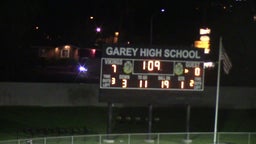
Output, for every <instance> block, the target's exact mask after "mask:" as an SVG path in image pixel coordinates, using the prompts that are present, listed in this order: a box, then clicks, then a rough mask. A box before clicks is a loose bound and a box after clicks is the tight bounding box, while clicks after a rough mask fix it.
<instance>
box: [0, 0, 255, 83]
mask: <svg viewBox="0 0 256 144" xmlns="http://www.w3.org/2000/svg"><path fill="white" fill-rule="evenodd" d="M161 8H165V10H166V12H165V13H160V9H161ZM255 14H256V13H255V2H254V1H253V0H189V1H187V0H174V1H173V0H157V1H156V0H154V1H148V0H36V1H34V0H4V1H1V17H0V18H1V22H0V23H1V31H2V32H1V35H2V36H1V37H2V42H3V45H2V46H3V47H2V48H1V49H2V52H1V63H0V64H1V69H0V70H1V73H2V76H1V79H2V81H15V79H16V78H17V77H16V76H15V75H16V74H17V72H16V71H17V68H23V67H26V66H27V65H33V58H32V57H27V53H29V52H26V51H28V50H29V47H31V46H32V45H53V46H55V45H64V44H73V45H76V46H79V47H90V46H91V43H92V41H93V40H95V37H96V36H97V34H96V32H95V28H96V27H97V26H100V27H101V28H102V32H101V36H102V37H110V36H113V35H114V32H116V31H118V32H119V33H120V37H119V43H121V44H122V43H123V44H125V43H127V42H128V41H129V42H131V43H132V44H144V45H148V44H149V39H150V32H149V30H150V19H151V17H152V16H154V17H153V18H154V19H153V44H154V45H165V46H166V45H167V46H168V45H169V46H174V45H175V46H176V45H180V46H191V45H192V44H193V42H194V41H195V40H197V39H198V38H199V28H200V27H209V28H210V29H211V30H212V34H211V50H212V53H211V56H210V57H211V59H212V60H213V61H215V60H216V54H217V51H218V40H219V37H220V36H222V37H223V44H224V47H225V49H226V51H227V53H228V54H229V56H230V59H231V61H232V63H233V67H232V69H231V71H230V74H229V75H225V74H223V75H222V79H223V81H222V83H223V85H228V86H233V85H234V86H255V85H256V76H255V73H256V70H254V66H255V63H254V62H255V59H254V58H255V53H256V18H255V19H253V16H254V15H255ZM90 16H93V17H94V19H93V20H90V19H89V17H90ZM255 16H256V15H255ZM37 27H38V29H37ZM207 77H209V80H210V79H211V80H213V79H215V78H216V68H215V69H213V70H209V72H208V71H206V81H208V78H207ZM213 81H214V80H213Z"/></svg>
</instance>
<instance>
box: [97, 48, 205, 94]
mask: <svg viewBox="0 0 256 144" xmlns="http://www.w3.org/2000/svg"><path fill="white" fill-rule="evenodd" d="M202 60H203V51H202V50H201V49H196V48H191V47H189V48H182V49H181V48H176V47H172V48H140V47H119V46H107V47H105V48H104V49H103V53H102V59H101V75H100V88H101V89H135V90H188V91H202V90H203V88H204V62H203V61H202Z"/></svg>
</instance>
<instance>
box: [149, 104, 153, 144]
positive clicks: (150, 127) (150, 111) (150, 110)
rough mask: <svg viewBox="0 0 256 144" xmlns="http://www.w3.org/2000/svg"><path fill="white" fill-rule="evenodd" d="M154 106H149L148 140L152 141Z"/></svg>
mask: <svg viewBox="0 0 256 144" xmlns="http://www.w3.org/2000/svg"><path fill="white" fill-rule="evenodd" d="M152 109H153V106H152V104H149V106H148V139H151V136H150V134H151V129H152Z"/></svg>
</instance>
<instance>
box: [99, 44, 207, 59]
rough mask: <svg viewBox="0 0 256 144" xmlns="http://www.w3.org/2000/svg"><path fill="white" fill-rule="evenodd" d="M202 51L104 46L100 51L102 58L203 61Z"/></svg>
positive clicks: (157, 47)
mask: <svg viewBox="0 0 256 144" xmlns="http://www.w3.org/2000/svg"><path fill="white" fill-rule="evenodd" d="M204 56H205V54H204V49H198V48H195V47H160V46H152V47H139V46H130V45H129V46H119V45H105V46H104V47H103V51H102V57H104V58H130V59H133V58H136V59H166V60H186V61H204Z"/></svg>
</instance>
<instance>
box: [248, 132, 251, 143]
mask: <svg viewBox="0 0 256 144" xmlns="http://www.w3.org/2000/svg"><path fill="white" fill-rule="evenodd" d="M248 144H251V133H249V134H248Z"/></svg>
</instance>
